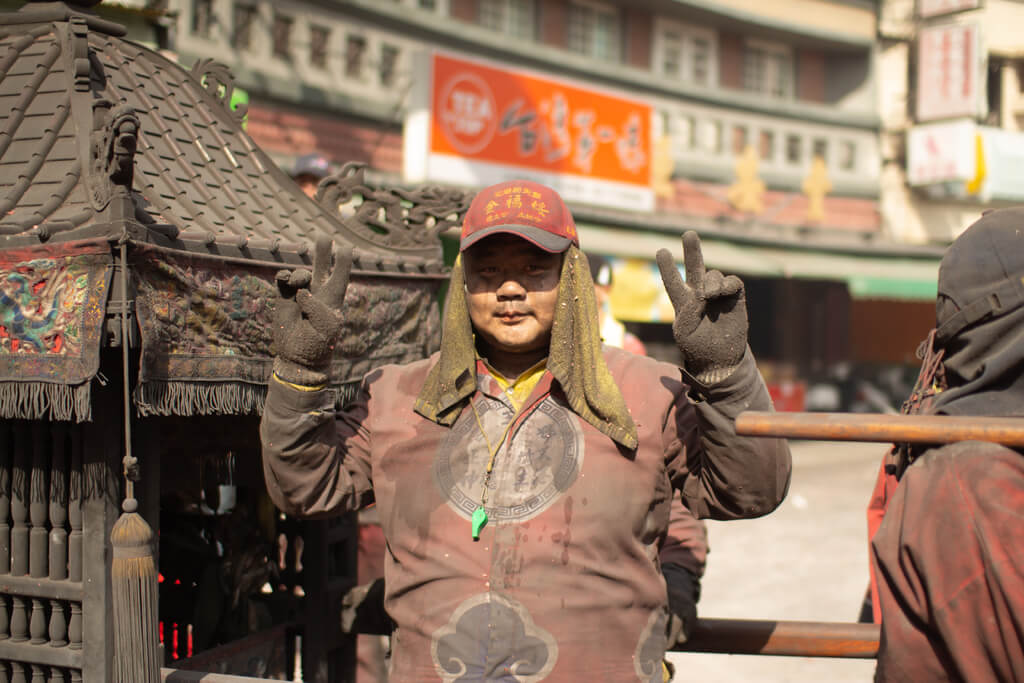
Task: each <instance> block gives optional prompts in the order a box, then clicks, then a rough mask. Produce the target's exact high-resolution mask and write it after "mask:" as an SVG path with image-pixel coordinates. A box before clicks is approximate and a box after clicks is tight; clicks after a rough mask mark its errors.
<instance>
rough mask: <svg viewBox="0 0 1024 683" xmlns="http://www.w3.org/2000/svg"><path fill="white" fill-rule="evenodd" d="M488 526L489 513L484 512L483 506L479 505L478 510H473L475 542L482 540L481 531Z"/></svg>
mask: <svg viewBox="0 0 1024 683" xmlns="http://www.w3.org/2000/svg"><path fill="white" fill-rule="evenodd" d="M486 525H487V511H486V510H484V508H483V506H482V505H478V506H477V508H476V510H473V540H474V541H479V540H480V530H481V529H483V528H484V526H486Z"/></svg>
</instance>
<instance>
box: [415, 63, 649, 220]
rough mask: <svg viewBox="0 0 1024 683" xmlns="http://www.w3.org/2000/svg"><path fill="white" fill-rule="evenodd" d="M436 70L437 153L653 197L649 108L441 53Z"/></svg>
mask: <svg viewBox="0 0 1024 683" xmlns="http://www.w3.org/2000/svg"><path fill="white" fill-rule="evenodd" d="M432 72H433V81H432V86H433V87H432V89H431V103H430V111H431V124H430V149H429V152H430V155H431V156H433V157H441V158H444V159H446V160H449V161H454V160H458V163H459V168H470V167H473V168H477V167H479V168H484V169H485V170H487V171H491V172H492V173H493V172H495V169H497V168H502V169H506V170H507V171H508V173H509V174H511V175H509V176H508V177H516V175H515V172H516V171H517V170H518V171H519V172H520V175H529V176H530V177H532V178H535V179H537V180H541V181H542V182H543V181H547V182H548V183H549V184H557V183H554V182H552V180H551V178H553V177H555V178H565V177H572V178H573V180H574V181H576V182H584V181H593V182H596V183H597V184H598V186H600V184H602V183H607V184H611V185H613V186H615V187H619V188H622V187H626V188H630V189H631V190H633V191H636V190H642V191H643V192H642V193H641V194H643V195H644V196H646V193H649V192H650V187H651V168H650V158H651V153H650V150H651V147H650V130H649V128H650V122H651V107H650V105H648V104H644V103H642V102H638V101H633V100H629V99H626V98H623V97H619V96H615V95H611V94H607V93H604V92H597V91H593V90H587V89H585V88H582V87H579V86H576V85H571V84H568V83H564V82H560V81H555V80H549V79H546V78H540V77H538V76H534V75H530V74H526V73H522V72H518V71H511V70H507V69H499V68H495V67H491V66H487V65H484V64H479V63H476V62H469V61H466V60H462V59H455V58H453V57H449V56H446V55H440V54H435V55H434V56H433V59H432ZM475 165H476V166H475ZM480 165H482V166H480ZM435 166H440V167H442V168H454V167H455V164H449V165H448V166H445V165H444V164H440V165H437V164H435ZM434 175H437V174H436V173H435V174H434ZM438 179H441V178H438ZM448 179H451V180H467V181H468V180H469V179H461V178H448ZM480 180H481V184H482V183H483V182H485V181H490V180H493V178H491V177H488V178H486V179H485V178H480ZM591 191H592V192H593V193H595V194H600V193H601V190H591ZM570 194H571V192H570ZM627 194H629V193H627ZM652 196H653V195H652ZM637 208H640V207H637Z"/></svg>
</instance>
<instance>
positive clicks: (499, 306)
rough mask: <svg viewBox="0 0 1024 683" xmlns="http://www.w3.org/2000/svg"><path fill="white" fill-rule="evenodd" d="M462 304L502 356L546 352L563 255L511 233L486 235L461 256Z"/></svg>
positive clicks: (475, 326) (480, 334) (485, 339)
mask: <svg viewBox="0 0 1024 683" xmlns="http://www.w3.org/2000/svg"><path fill="white" fill-rule="evenodd" d="M463 268H464V270H465V274H466V302H467V304H468V306H469V317H470V320H472V322H473V329H474V330H475V331H476V334H477V337H478V338H480V339H481V340H482V341H483V342H484V343H485V344H486V345H487V346H488V347H490V348H493V349H495V350H497V351H501V352H503V353H513V354H532V353H536V352H538V351H541V350H543V351H544V353H545V354H546V352H547V347H548V344H549V343H550V341H551V326H552V325H553V324H554V319H555V301H556V299H557V298H558V280H559V277H560V275H561V270H562V254H552V253H550V252H547V251H544V250H543V249H539V248H537V247H535V246H534V245H532V244H531V243H529V242H527V241H526V240H524V239H522V238H520V237H516V236H515V235H505V234H498V235H494V236H492V237H486V238H484V239H482V240H480V241H479V242H477V243H476V244H474V245H473V246H472V247H470V248H469V249H467V250H466V251H465V252H464V253H463Z"/></svg>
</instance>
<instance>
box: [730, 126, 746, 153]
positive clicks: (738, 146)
mask: <svg viewBox="0 0 1024 683" xmlns="http://www.w3.org/2000/svg"><path fill="white" fill-rule="evenodd" d="M746 148H747V127H746V126H733V127H732V153H733V154H737V155H739V154H743V150H744V149H746Z"/></svg>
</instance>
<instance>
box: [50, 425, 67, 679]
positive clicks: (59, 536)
mask: <svg viewBox="0 0 1024 683" xmlns="http://www.w3.org/2000/svg"><path fill="white" fill-rule="evenodd" d="M53 432H54V434H53V458H52V460H51V463H50V579H51V580H53V581H62V580H64V579H66V578H68V532H67V528H66V524H67V520H68V452H67V450H68V449H67V444H68V430H67V427H66V426H65V425H64V424H63V423H58V424H57V425H56V426H55V427H54V430H53ZM66 609H67V607H66V605H65V603H64V602H62V601H61V600H51V601H50V629H49V635H50V645H52V646H53V647H63V646H64V645H67V644H68V620H67V614H66ZM54 672H56V673H54ZM57 675H59V676H60V678H59V679H56V678H54V676H57ZM50 678H51V679H52V680H61V681H63V680H64V673H63V672H62V671H59V670H58V669H57V668H56V667H55V668H54V669H53V671H51V674H50Z"/></svg>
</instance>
